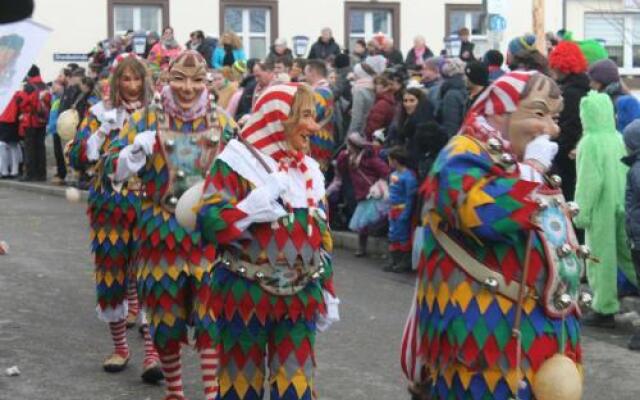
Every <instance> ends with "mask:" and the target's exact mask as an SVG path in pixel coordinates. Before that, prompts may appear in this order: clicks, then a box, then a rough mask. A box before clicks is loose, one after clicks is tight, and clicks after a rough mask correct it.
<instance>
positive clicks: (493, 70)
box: [489, 65, 506, 83]
mask: <svg viewBox="0 0 640 400" xmlns="http://www.w3.org/2000/svg"><path fill="white" fill-rule="evenodd" d="M504 74H506V72H505V70H503V69H502V68H501V67H497V66H493V65H490V66H489V82H490V83H491V82H493V81H495V80H496V79H498V78H500V77H501V76H502V75H504Z"/></svg>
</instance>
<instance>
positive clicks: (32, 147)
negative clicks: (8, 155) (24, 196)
mask: <svg viewBox="0 0 640 400" xmlns="http://www.w3.org/2000/svg"><path fill="white" fill-rule="evenodd" d="M17 96H18V98H17V102H18V111H19V115H20V116H19V119H20V128H19V132H20V135H21V136H23V137H24V153H25V154H24V156H25V157H24V171H25V173H24V176H23V177H22V180H25V181H45V180H46V179H47V164H46V152H45V147H44V139H45V134H46V132H45V130H46V126H47V122H48V120H49V109H50V107H51V95H50V94H49V91H48V90H47V86H46V85H45V84H44V82H43V81H42V78H41V77H40V69H39V68H38V67H37V66H35V65H33V66H31V69H30V70H29V72H28V73H27V82H26V83H25V85H24V88H23V90H21V91H20V92H18V94H17Z"/></svg>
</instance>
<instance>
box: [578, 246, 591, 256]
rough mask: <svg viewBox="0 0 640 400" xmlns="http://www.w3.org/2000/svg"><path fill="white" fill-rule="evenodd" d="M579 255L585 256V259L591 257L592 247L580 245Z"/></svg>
mask: <svg viewBox="0 0 640 400" xmlns="http://www.w3.org/2000/svg"><path fill="white" fill-rule="evenodd" d="M577 253H578V257H580V258H584V259H585V260H586V259H587V258H589V257H591V249H590V248H589V246H587V245H586V244H583V245H582V246H579V247H578V252H577Z"/></svg>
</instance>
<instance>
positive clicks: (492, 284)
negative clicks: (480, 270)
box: [482, 278, 500, 293]
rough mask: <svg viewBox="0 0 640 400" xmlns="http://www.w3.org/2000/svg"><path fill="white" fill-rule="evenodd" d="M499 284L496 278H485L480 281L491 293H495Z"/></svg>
mask: <svg viewBox="0 0 640 400" xmlns="http://www.w3.org/2000/svg"><path fill="white" fill-rule="evenodd" d="M499 285H500V284H499V283H498V280H497V279H496V278H487V279H485V280H484V282H482V286H484V288H485V289H487V290H488V291H490V292H492V293H495V292H496V290H498V286H499Z"/></svg>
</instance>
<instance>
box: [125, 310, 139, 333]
mask: <svg viewBox="0 0 640 400" xmlns="http://www.w3.org/2000/svg"><path fill="white" fill-rule="evenodd" d="M137 321H138V316H137V315H136V314H133V313H129V314H128V315H127V329H131V328H133V327H134V326H136V322H137Z"/></svg>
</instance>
